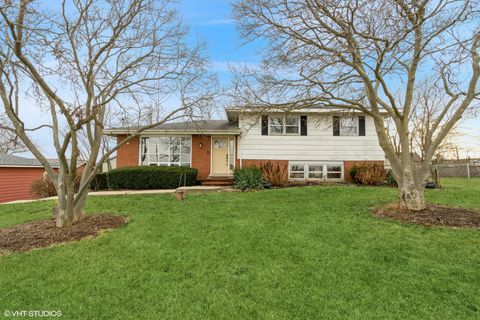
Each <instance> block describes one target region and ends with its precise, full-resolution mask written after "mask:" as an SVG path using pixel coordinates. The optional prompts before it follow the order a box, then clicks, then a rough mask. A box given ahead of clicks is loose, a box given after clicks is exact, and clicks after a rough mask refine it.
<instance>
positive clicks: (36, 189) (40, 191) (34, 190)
mask: <svg viewBox="0 0 480 320" xmlns="http://www.w3.org/2000/svg"><path fill="white" fill-rule="evenodd" d="M80 179H81V177H80V176H76V177H75V186H74V188H75V192H77V191H78V188H79V187H80ZM30 194H32V195H35V196H37V197H39V198H47V197H53V196H56V195H57V190H55V186H54V185H53V182H52V180H50V178H48V177H47V176H45V177H41V178H39V179H36V180H33V181H32V183H31V184H30Z"/></svg>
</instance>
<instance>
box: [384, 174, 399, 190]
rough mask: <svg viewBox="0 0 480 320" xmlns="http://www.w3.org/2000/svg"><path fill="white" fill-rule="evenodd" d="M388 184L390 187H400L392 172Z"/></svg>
mask: <svg viewBox="0 0 480 320" xmlns="http://www.w3.org/2000/svg"><path fill="white" fill-rule="evenodd" d="M386 184H387V186H389V187H395V188H396V187H398V183H397V179H396V178H395V175H394V174H393V172H392V170H388V173H387V179H386Z"/></svg>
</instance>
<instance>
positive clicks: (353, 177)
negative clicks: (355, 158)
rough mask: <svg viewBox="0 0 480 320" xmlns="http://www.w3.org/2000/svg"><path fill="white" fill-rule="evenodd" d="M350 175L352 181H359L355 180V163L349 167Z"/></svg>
mask: <svg viewBox="0 0 480 320" xmlns="http://www.w3.org/2000/svg"><path fill="white" fill-rule="evenodd" d="M349 173H350V177H351V178H352V180H353V182H355V183H359V182H358V181H357V164H354V165H353V166H352V168H350V172H349Z"/></svg>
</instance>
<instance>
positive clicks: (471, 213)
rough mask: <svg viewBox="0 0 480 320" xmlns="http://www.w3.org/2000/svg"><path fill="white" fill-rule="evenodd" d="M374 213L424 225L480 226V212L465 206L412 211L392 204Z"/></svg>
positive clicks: (432, 207)
mask: <svg viewBox="0 0 480 320" xmlns="http://www.w3.org/2000/svg"><path fill="white" fill-rule="evenodd" d="M374 214H375V215H376V216H379V217H387V218H392V219H395V220H399V221H403V222H411V223H416V224H420V225H424V226H441V227H454V228H480V212H478V211H475V210H470V209H464V208H454V207H446V206H438V205H429V206H427V207H426V208H425V209H424V210H421V211H411V210H406V209H402V208H400V207H399V206H398V205H396V204H390V205H387V206H384V207H380V208H377V209H375V210H374Z"/></svg>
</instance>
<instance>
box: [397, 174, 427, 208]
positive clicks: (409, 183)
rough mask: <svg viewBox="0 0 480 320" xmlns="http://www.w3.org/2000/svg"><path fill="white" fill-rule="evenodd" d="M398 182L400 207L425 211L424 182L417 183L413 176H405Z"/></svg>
mask: <svg viewBox="0 0 480 320" xmlns="http://www.w3.org/2000/svg"><path fill="white" fill-rule="evenodd" d="M398 182H399V184H398V189H399V193H400V206H401V207H402V208H405V209H409V210H413V211H419V210H423V209H425V196H424V194H425V186H424V184H423V182H421V181H420V182H418V181H416V179H415V177H414V176H413V174H407V175H405V174H404V175H403V178H402V179H400V181H398Z"/></svg>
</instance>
